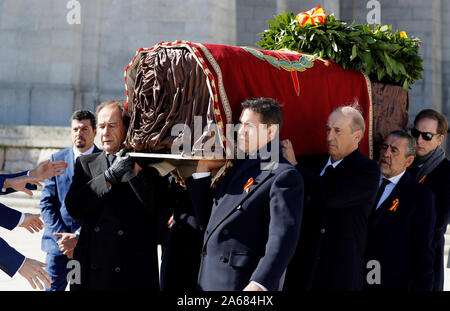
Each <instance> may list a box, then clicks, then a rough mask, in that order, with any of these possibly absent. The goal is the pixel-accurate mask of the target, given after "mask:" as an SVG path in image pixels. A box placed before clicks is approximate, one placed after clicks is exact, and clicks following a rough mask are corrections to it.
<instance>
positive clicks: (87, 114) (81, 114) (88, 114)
mask: <svg viewBox="0 0 450 311" xmlns="http://www.w3.org/2000/svg"><path fill="white" fill-rule="evenodd" d="M72 120H77V121H82V120H89V121H91V126H92V129H93V130H95V127H96V126H97V125H96V122H95V115H94V113H93V112H92V111H89V110H77V111H75V112H74V113H73V114H72V116H71V117H70V121H72Z"/></svg>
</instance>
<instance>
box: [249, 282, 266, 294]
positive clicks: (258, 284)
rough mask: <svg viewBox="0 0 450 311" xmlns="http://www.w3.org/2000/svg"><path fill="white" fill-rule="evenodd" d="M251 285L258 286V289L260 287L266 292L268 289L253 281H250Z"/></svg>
mask: <svg viewBox="0 0 450 311" xmlns="http://www.w3.org/2000/svg"><path fill="white" fill-rule="evenodd" d="M251 283H253V284H255V285H258V286H259V287H261V288H262V289H263V291H265V292H267V291H268V289H267V288H266V287H265V286H262V285H261V284H259V283H258V282H255V281H250V284H251Z"/></svg>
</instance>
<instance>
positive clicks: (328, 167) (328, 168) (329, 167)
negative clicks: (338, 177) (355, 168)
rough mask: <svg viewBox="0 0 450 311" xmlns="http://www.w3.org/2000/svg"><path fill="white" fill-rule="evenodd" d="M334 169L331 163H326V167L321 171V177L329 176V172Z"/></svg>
mask: <svg viewBox="0 0 450 311" xmlns="http://www.w3.org/2000/svg"><path fill="white" fill-rule="evenodd" d="M333 171H334V167H333V165H331V164H330V165H328V166H327V168H326V169H325V172H324V173H323V175H322V177H324V176H330V174H332V173H333Z"/></svg>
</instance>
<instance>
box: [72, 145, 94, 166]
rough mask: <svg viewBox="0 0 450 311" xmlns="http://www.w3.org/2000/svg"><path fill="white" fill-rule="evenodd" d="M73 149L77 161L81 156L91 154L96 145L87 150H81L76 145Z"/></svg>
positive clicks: (74, 158)
mask: <svg viewBox="0 0 450 311" xmlns="http://www.w3.org/2000/svg"><path fill="white" fill-rule="evenodd" d="M72 150H73V160H74V161H75V162H76V161H77V159H78V157H79V156H82V155H87V154H91V153H92V152H94V145H92V147H91V148H89V149H88V150H86V151H85V152H80V150H78V149H77V147H75V146H73V148H72Z"/></svg>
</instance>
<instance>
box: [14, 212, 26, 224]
mask: <svg viewBox="0 0 450 311" xmlns="http://www.w3.org/2000/svg"><path fill="white" fill-rule="evenodd" d="M24 220H25V214H24V213H22V216H20V219H19V223H18V224H17V226H16V227H19V226H20V225H21V224H22V223H23V221H24Z"/></svg>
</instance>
